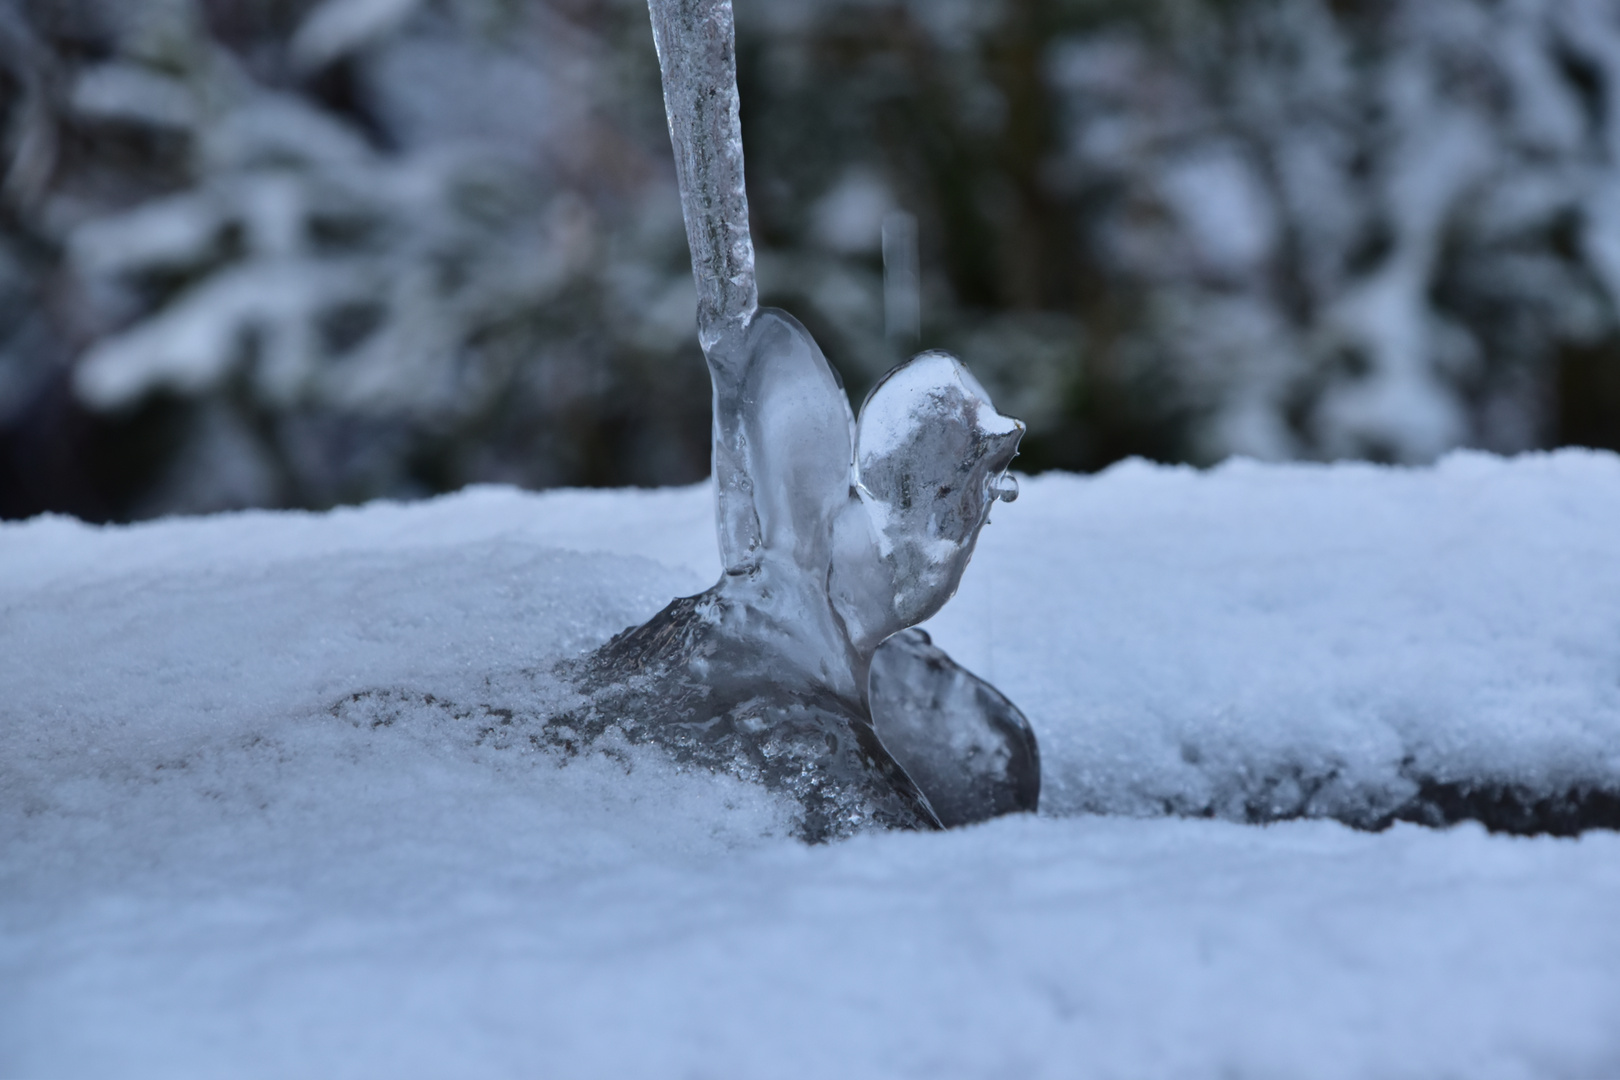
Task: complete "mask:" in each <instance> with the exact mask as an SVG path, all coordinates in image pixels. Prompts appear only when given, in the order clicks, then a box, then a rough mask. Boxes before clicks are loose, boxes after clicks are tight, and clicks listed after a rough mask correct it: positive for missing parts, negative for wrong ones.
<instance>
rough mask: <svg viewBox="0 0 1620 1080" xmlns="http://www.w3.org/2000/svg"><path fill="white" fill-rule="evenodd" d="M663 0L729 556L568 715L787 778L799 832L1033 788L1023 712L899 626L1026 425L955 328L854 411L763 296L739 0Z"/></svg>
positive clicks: (989, 801) (915, 822)
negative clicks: (1007, 408) (747, 177)
mask: <svg viewBox="0 0 1620 1080" xmlns="http://www.w3.org/2000/svg"><path fill="white" fill-rule="evenodd" d="M650 7H651V11H652V22H653V31H654V37H655V39H656V41H657V44H658V56H659V62H660V65H661V66H662V69H663V77H664V102H665V106H666V108H667V110H668V113H669V127H670V137H671V141H672V142H673V144H674V148H675V159H676V167H677V174H678V177H679V180H680V188H681V200H682V206H683V209H684V212H685V217H686V230H687V237H688V239H689V241H690V244H691V249H692V269H693V275H694V277H695V278H696V280H697V288H698V334H699V339H700V341H701V343H702V345H703V351H704V355H705V356H706V357H707V359H708V364H709V374H710V377H711V378H712V380H713V383H714V473H715V482H716V489H717V493H718V508H717V510H718V526H719V539H720V552H721V557H722V561H723V563H724V566H725V572H724V574H723V575H722V577H721V580H720V582H719V583H718V584H717V585H715V586H714V587H713V588H712V589H710V590H709V591H708V592H705V593H703V594H702V595H700V596H695V597H687V598H685V599H681V600H676V601H674V602H673V603H671V604H670V605H669V606H668V607H667V608H665V609H664V610H663V611H662V612H660V613H659V614H658V615H657V616H655V617H654V618H653V619H652V620H651V621H650V622H648V623H646V624H645V625H643V626H639V627H636V628H634V629H631V630H628V631H626V632H625V633H623V634H620V635H619V636H618V637H616V638H615V639H614V640H613V641H611V642H609V643H608V644H607V645H606V646H604V647H603V648H602V649H601V650H599V651H598V652H597V653H596V654H595V655H593V656H592V657H591V658H590V659H589V660H588V661H586V663H585V664H584V665H583V667H582V669H581V671H580V672H579V676H580V679H581V682H582V683H583V684H584V685H585V687H586V688H587V689H589V690H591V691H592V696H591V702H592V704H591V705H590V706H589V707H588V709H587V710H586V713H585V715H570V716H568V717H566V718H563V719H562V720H561V721H559V723H560V724H562V725H565V726H566V727H567V728H568V729H569V730H570V731H571V732H576V733H580V734H583V735H585V736H587V737H591V736H594V735H599V734H601V733H602V732H605V731H606V730H607V729H608V728H609V727H616V728H618V729H619V730H621V731H623V732H624V733H625V734H626V735H628V736H629V737H630V738H631V739H632V740H637V741H641V740H652V741H655V742H658V743H661V744H662V745H664V746H666V747H668V748H669V749H670V750H671V751H673V752H674V753H675V755H676V756H677V757H678V758H679V759H681V760H683V761H689V762H692V763H696V764H702V765H705V766H708V767H712V768H717V769H722V770H725V771H729V772H732V773H735V774H738V775H743V776H747V777H749V778H751V779H755V780H758V781H761V782H763V783H765V784H766V785H767V786H770V787H772V788H776V789H778V790H786V791H788V792H790V793H792V794H793V795H794V796H795V797H796V798H797V799H798V800H799V802H800V804H801V805H802V806H803V808H804V817H803V819H802V822H801V826H800V831H801V833H802V834H803V835H804V836H805V837H806V838H808V839H825V838H828V837H833V836H840V835H845V834H848V833H849V832H852V831H854V830H856V829H858V828H861V827H863V826H866V825H870V824H875V825H885V826H899V827H909V828H931V827H937V826H939V825H941V824H946V825H954V824H962V823H966V822H970V821H977V820H982V819H984V818H987V817H992V816H994V815H996V814H1002V813H1007V812H1009V811H1015V810H1033V809H1034V808H1035V805H1036V801H1037V799H1038V797H1039V794H1040V770H1039V758H1038V755H1037V752H1036V748H1035V738H1034V735H1033V733H1032V732H1031V731H1030V728H1029V725H1028V723H1027V722H1026V721H1025V720H1024V718H1023V716H1022V714H1020V713H1019V712H1018V710H1017V709H1016V708H1015V707H1014V706H1013V705H1012V703H1011V702H1009V701H1008V700H1007V699H1006V698H1005V697H1003V696H1002V695H1001V694H999V693H998V692H996V691H995V690H994V688H992V687H990V686H989V685H988V684H986V683H984V682H982V681H981V680H979V679H977V678H975V677H974V676H973V675H971V674H969V673H968V672H966V671H964V670H963V669H962V668H961V667H960V666H958V665H957V664H956V663H955V662H954V661H952V660H951V659H950V657H948V656H946V655H945V653H944V652H942V651H941V650H939V649H937V648H934V647H933V646H932V645H931V644H930V643H929V642H928V639H927V636H926V635H924V634H922V633H921V632H920V631H919V632H915V633H913V634H908V635H906V636H904V637H900V638H896V637H895V635H897V634H899V633H900V632H901V631H904V630H906V628H908V627H910V626H913V625H915V624H916V623H918V622H921V621H922V620H924V619H926V618H928V617H929V616H931V615H933V614H934V613H935V612H937V611H938V610H939V609H940V607H941V606H943V605H944V603H945V602H946V601H947V600H949V599H950V598H951V596H952V595H954V594H955V592H956V587H957V583H958V582H959V581H960V580H961V577H962V571H963V570H964V569H965V568H966V566H967V562H968V559H969V558H970V557H971V556H972V554H973V545H974V542H975V541H976V540H977V538H978V534H979V529H980V528H981V527H982V526H983V525H984V523H985V521H986V520H987V519H988V517H989V513H990V507H991V506H992V505H993V504H994V503H995V502H996V501H997V500H998V499H1002V500H1007V501H1011V499H1012V498H1014V497H1015V496H1016V494H1017V486H1016V484H1015V483H1014V482H1013V481H1012V479H1011V478H1010V477H1008V476H1007V475H1006V470H1007V466H1008V465H1009V464H1010V463H1011V462H1012V459H1013V456H1014V455H1015V454H1016V453H1017V447H1018V440H1019V438H1020V437H1021V436H1022V435H1023V432H1024V425H1023V424H1022V423H1020V422H1019V421H1017V420H1014V419H1012V418H1010V417H1006V416H1002V415H1001V414H1000V413H998V412H996V410H995V407H994V406H993V405H992V404H991V402H990V398H989V395H987V394H986V393H985V391H984V388H983V387H981V386H980V385H979V383H978V382H977V380H975V379H974V378H973V376H972V375H970V374H969V373H968V371H967V369H966V368H965V367H963V366H962V364H961V363H960V362H959V361H957V360H956V359H955V358H954V357H952V356H949V355H947V354H945V353H941V352H927V353H923V354H921V355H919V356H917V357H914V358H913V359H912V360H910V361H909V362H907V363H905V364H902V365H901V366H900V367H898V368H896V369H895V370H894V371H892V372H890V373H889V374H888V375H887V376H886V377H885V378H884V379H883V380H882V381H881V382H879V383H878V385H877V386H876V387H874V388H873V390H872V393H871V394H870V395H869V396H868V398H867V400H866V403H865V404H864V405H863V406H862V408H861V415H860V419H859V421H858V422H857V421H856V419H855V417H854V416H853V415H852V414H851V412H850V408H849V402H848V399H847V398H846V397H845V394H844V390H843V384H842V382H841V381H840V379H839V378H838V375H837V374H836V373H835V372H834V371H833V369H832V367H831V366H830V365H829V364H828V363H827V360H826V358H825V357H823V356H822V354H821V350H820V349H819V348H818V347H817V346H816V343H815V341H814V340H813V339H812V338H811V337H810V335H809V333H808V332H807V331H806V330H805V329H804V327H803V326H801V325H800V324H799V322H798V321H797V320H796V319H794V318H793V317H792V316H791V315H788V314H787V313H786V312H783V311H777V310H774V309H768V308H767V309H763V310H762V309H760V308H759V307H758V290H757V288H756V286H755V281H754V256H753V242H752V239H751V238H750V235H749V229H748V199H747V193H746V191H745V190H744V187H743V155H742V136H741V128H740V125H739V122H738V101H737V90H736V56H735V51H734V44H733V31H732V14H731V4H730V2H729V0H650ZM891 639H892V643H891V644H887V645H886V644H885V642H890V641H891ZM897 759H898V760H897Z"/></svg>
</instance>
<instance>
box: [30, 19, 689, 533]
mask: <svg viewBox="0 0 1620 1080" xmlns="http://www.w3.org/2000/svg"><path fill="white" fill-rule="evenodd" d="M216 6H217V5H216ZM236 8H239V9H240V11H238V12H237V14H241V12H247V13H249V14H256V15H258V16H260V17H261V18H262V20H264V21H271V16H272V15H274V14H275V13H276V11H277V10H279V9H277V8H276V6H275V5H269V4H258V5H253V4H249V5H236ZM291 8H292V11H293V13H294V14H295V15H296V16H297V18H295V19H291V20H286V21H287V22H288V29H287V32H285V33H279V34H277V33H271V32H267V31H266V30H265V29H264V27H263V26H255V27H253V28H252V29H253V30H254V31H255V33H253V34H251V35H249V38H250V44H252V45H253V46H254V48H250V49H243V48H230V47H227V44H226V42H225V40H224V39H225V38H227V37H228V36H229V31H230V26H229V19H228V18H227V17H226V16H228V15H230V14H231V13H230V12H226V13H225V15H221V14H220V13H219V12H216V11H213V10H211V9H210V5H208V4H206V3H201V4H191V3H159V2H157V0H146V2H142V3H137V4H132V5H129V6H128V7H127V8H125V9H123V10H121V11H120V12H119V14H118V17H117V18H116V19H114V20H113V23H114V25H113V27H112V29H111V30H110V31H109V32H108V34H107V36H106V41H107V42H109V43H110V47H109V48H108V49H107V50H106V51H105V53H104V55H101V56H99V57H97V58H95V59H93V60H89V61H82V62H80V61H74V62H71V63H69V62H64V63H63V65H62V66H63V78H62V82H63V84H64V91H63V93H62V94H61V101H60V103H59V105H60V111H61V114H62V118H61V122H62V124H63V125H64V126H69V127H72V128H74V129H77V130H78V131H80V132H82V133H83V134H84V137H85V138H86V140H87V142H88V145H89V148H90V149H89V156H90V157H91V158H92V159H97V156H98V155H97V151H98V150H100V151H101V154H100V157H101V158H106V157H108V156H109V154H108V152H107V148H109V147H112V146H116V145H117V143H118V141H119V140H120V139H134V140H139V141H141V142H142V143H143V145H145V146H147V147H148V148H149V150H150V149H151V148H152V147H156V150H155V151H152V152H149V153H148V154H147V155H146V160H145V162H144V164H147V165H151V164H152V163H153V162H156V161H164V162H168V163H170V164H169V165H168V169H167V172H168V175H158V176H147V177H143V179H145V180H147V181H148V182H147V183H145V184H140V185H137V184H132V183H131V182H130V180H131V178H132V173H134V172H135V171H136V170H132V169H130V168H128V167H127V166H125V165H123V164H122V163H117V162H113V163H108V162H106V161H100V160H97V161H96V164H98V165H100V166H101V167H102V168H101V171H102V172H103V173H104V174H111V177H112V179H114V180H115V181H117V182H116V183H115V184H114V185H107V184H102V185H101V186H100V187H99V188H97V187H95V186H92V185H91V184H88V183H86V182H85V177H84V174H86V173H88V172H91V171H92V170H90V169H85V168H80V169H79V170H78V172H77V173H74V172H73V170H72V169H70V168H63V169H59V170H58V174H59V175H58V178H57V180H56V182H55V183H54V185H53V186H52V190H51V192H50V197H49V198H48V199H47V200H46V203H45V206H44V209H43V210H42V211H41V212H40V213H39V214H38V215H36V216H38V217H39V218H40V219H41V220H44V221H45V222H47V224H48V226H49V233H50V235H51V237H52V239H53V240H54V241H56V242H57V243H59V244H60V246H61V248H62V250H63V251H64V252H65V257H66V262H67V265H68V267H69V268H70V269H71V272H72V275H71V276H72V278H73V279H74V280H75V281H76V282H77V283H78V289H79V296H80V303H79V310H78V317H79V318H80V320H81V321H82V322H83V323H84V324H85V325H84V330H85V332H84V338H85V341H86V344H85V347H84V348H83V349H82V351H81V354H80V356H79V359H78V362H77V366H76V370H75V372H74V379H73V386H74V390H75V391H76V393H77V395H78V396H79V398H80V399H81V400H82V401H83V402H85V403H86V404H87V405H89V406H90V407H92V408H93V409H97V410H102V411H110V412H117V411H119V410H125V411H127V410H130V409H132V408H135V407H138V406H140V405H142V403H144V402H147V401H150V400H152V399H154V398H156V397H167V398H169V399H176V398H178V399H180V400H182V401H186V402H190V403H192V405H191V406H190V410H191V411H190V414H189V422H188V423H187V424H186V426H185V431H186V434H185V435H184V436H183V437H182V439H181V445H180V448H179V451H178V453H177V455H176V459H175V465H174V467H173V468H172V469H171V470H170V472H169V475H168V477H167V479H166V480H165V481H164V482H163V483H162V484H161V485H160V486H159V488H158V490H157V491H156V492H155V493H153V494H152V495H151V496H149V498H148V499H147V502H146V504H145V505H144V506H143V507H140V508H138V509H140V510H144V511H146V512H151V511H154V510H161V509H164V508H189V509H201V508H209V507H213V506H222V505H243V504H247V505H253V504H266V503H268V504H277V503H284V504H285V503H291V504H316V505H319V504H324V503H330V502H333V501H337V500H342V499H347V498H355V497H363V496H367V495H376V494H410V493H413V492H421V491H428V490H434V489H438V488H442V487H447V486H451V487H453V486H457V485H459V484H461V483H465V482H468V481H470V480H478V479H505V480H515V481H518V482H525V483H529V484H535V485H545V484H555V483H568V482H575V483H578V482H589V481H591V480H593V479H595V478H596V477H594V476H593V475H592V474H591V471H590V470H591V469H592V468H596V469H597V470H598V471H599V472H605V474H606V475H605V476H603V477H602V478H604V479H613V480H618V481H620V482H623V481H625V480H636V479H640V480H642V481H643V482H668V481H671V480H679V479H689V478H695V477H696V476H698V475H701V474H702V471H703V466H704V464H705V460H704V459H705V457H706V455H705V454H704V453H703V430H702V427H698V428H697V429H696V430H695V431H693V432H690V433H688V432H687V431H686V430H685V429H684V427H683V425H682V421H683V420H686V419H688V418H689V417H691V416H695V415H696V414H697V413H698V411H699V410H698V408H697V407H694V406H691V405H686V404H685V399H687V398H692V399H695V401H696V402H697V403H698V404H699V405H701V403H703V401H704V399H705V397H706V395H705V394H704V391H703V387H702V370H701V365H699V364H697V363H696V362H695V352H696V350H695V348H694V343H692V342H690V341H689V336H690V326H691V318H692V315H691V311H692V305H693V300H692V296H691V285H690V279H689V277H688V275H687V273H686V270H685V266H684V251H683V249H682V246H681V239H682V238H681V231H680V218H679V207H678V204H677V202H676V198H675V193H674V191H673V185H672V184H670V183H669V182H668V178H667V177H666V176H665V174H664V172H663V171H661V170H660V168H659V162H658V161H657V160H656V159H652V160H649V158H648V155H647V153H646V151H645V149H644V147H643V144H644V143H648V142H650V143H651V145H652V146H653V147H654V148H658V149H665V152H666V153H667V142H666V143H664V144H663V146H662V147H660V146H659V143H658V142H657V141H656V140H648V139H641V138H638V137H634V134H635V133H630V134H626V133H623V132H620V131H616V130H614V126H613V123H611V122H609V121H608V120H604V119H603V116H602V108H601V106H602V103H603V100H604V97H605V96H606V95H607V94H608V93H609V92H610V91H611V92H614V93H616V92H618V88H617V86H616V85H615V84H613V83H611V82H610V81H606V80H604V75H606V74H608V73H612V72H614V71H616V70H618V69H619V68H620V67H628V68H629V69H631V71H632V73H633V69H634V64H633V63H631V62H629V61H622V62H621V59H620V58H618V57H617V54H616V53H615V52H614V51H613V50H612V49H611V48H610V46H609V38H610V37H611V33H612V32H613V26H612V25H611V24H610V25H608V26H606V27H595V28H591V27H587V26H584V25H582V24H580V23H579V22H578V21H571V20H570V19H567V18H565V17H563V15H561V14H559V13H558V11H556V10H553V9H552V8H550V7H548V6H545V5H538V6H522V7H516V6H513V5H505V4H501V3H498V2H495V0H488V2H485V0H469V2H466V3H458V4H431V3H423V2H415V0H324V2H322V3H315V4H303V5H291ZM113 10H117V9H113ZM643 17H644V16H643ZM272 29H274V27H272ZM646 51H647V52H649V53H650V45H649V46H648V48H647V50H646ZM632 59H634V57H632ZM652 78H654V79H655V78H656V70H655V69H654V71H653V72H652ZM653 85H654V86H655V85H656V83H654V84H653ZM604 87H606V89H604ZM656 104H657V101H656V96H654V97H653V98H652V100H651V101H650V102H649V107H651V108H656ZM620 126H622V124H621V125H620ZM655 132H656V129H655ZM656 133H657V134H660V135H661V132H656ZM147 171H148V172H152V171H154V169H152V168H149V169H148V170H147ZM155 171H157V172H160V173H161V172H162V171H163V170H162V168H157V169H156V170H155ZM103 178H104V179H105V178H106V177H103ZM686 352H691V353H693V354H694V356H693V357H692V358H688V357H686V356H685V355H684V353H686ZM686 376H690V377H689V378H688V377H686ZM625 383H631V384H633V388H632V389H630V390H628V391H627V390H626V389H625V387H624V385H623V384H625ZM653 401H658V402H659V403H660V405H661V406H667V405H668V404H669V403H670V402H671V401H673V403H674V404H675V406H676V407H675V408H672V409H670V410H669V413H670V415H669V416H668V417H664V418H656V417H649V418H648V419H649V420H650V421H651V422H648V423H645V424H643V423H638V422H637V421H640V420H641V419H642V417H640V416H635V415H633V410H634V408H635V407H636V405H637V403H651V402H653ZM643 411H646V412H651V411H652V409H650V408H645V409H644V410H643ZM626 413H632V415H631V416H629V417H627V416H626V415H625V414H626ZM660 419H662V421H663V422H662V423H660V422H658V421H659V420H660ZM687 426H691V425H687ZM623 427H635V428H638V429H639V431H638V435H639V439H640V442H641V443H642V444H643V445H642V446H640V447H639V448H638V449H640V450H641V451H643V452H642V453H641V454H640V455H639V456H638V457H637V458H636V461H635V463H634V464H632V465H630V467H628V468H622V469H617V470H615V469H613V468H612V467H608V468H606V469H603V468H602V466H601V465H600V464H598V463H596V462H594V461H593V460H592V459H593V458H595V457H598V456H599V451H598V448H597V447H596V446H595V445H593V444H595V443H601V442H612V441H615V440H616V439H617V437H618V436H617V430H616V429H618V428H623ZM688 443H690V444H691V445H690V446H688V445H687V444H688ZM627 456H628V455H627Z"/></svg>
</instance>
